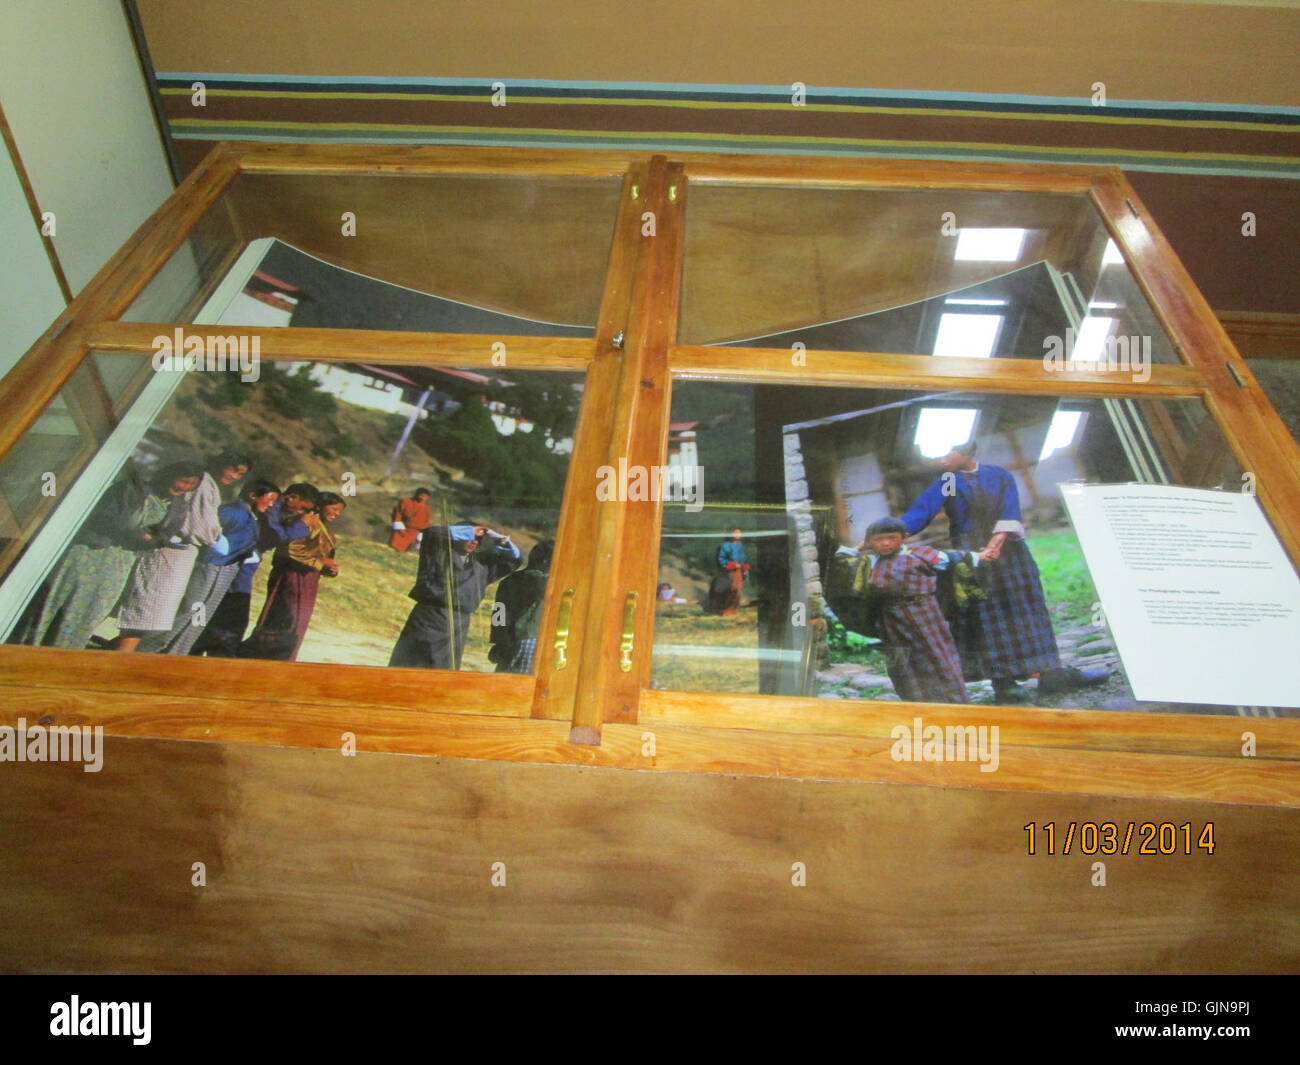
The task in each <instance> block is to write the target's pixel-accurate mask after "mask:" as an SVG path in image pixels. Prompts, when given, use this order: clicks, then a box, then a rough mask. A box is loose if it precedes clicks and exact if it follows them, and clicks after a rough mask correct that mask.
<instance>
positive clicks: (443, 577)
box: [388, 488, 555, 673]
mask: <svg viewBox="0 0 1300 1065" xmlns="http://www.w3.org/2000/svg"><path fill="white" fill-rule="evenodd" d="M431 495H432V493H431V492H430V491H429V489H427V488H417V489H416V490H415V491H414V492H412V493H411V494H410V496H409V497H406V498H404V499H400V500H399V501H398V502H397V504H396V506H394V508H393V516H392V524H391V534H390V536H389V539H388V544H389V546H390V547H391V548H392V549H393V550H394V551H399V552H403V553H405V552H407V551H410V550H412V549H415V550H417V551H418V552H419V556H420V560H419V567H418V569H417V571H416V578H415V586H414V587H413V588H412V589H411V591H410V593H409V594H410V597H411V598H412V599H414V600H415V605H414V606H413V607H412V608H411V613H410V616H409V617H408V618H407V619H406V624H405V625H404V626H403V628H402V632H401V635H400V636H398V638H397V644H396V646H395V647H394V648H393V653H392V655H391V656H390V658H389V662H388V664H389V665H390V666H405V667H408V668H416V669H460V666H461V662H462V661H463V659H464V655H465V645H466V642H467V640H468V638H469V627H470V620H471V618H472V617H473V615H474V613H475V611H477V610H478V608H479V606H480V605H481V604H482V602H483V600H484V599H485V598H486V596H487V592H488V589H489V587H490V586H491V585H493V584H497V582H500V583H499V584H498V587H497V593H496V599H495V601H494V602H493V609H492V627H491V633H490V636H489V641H490V647H489V650H488V661H490V662H492V663H493V664H494V665H495V666H496V668H497V672H498V673H531V672H532V669H533V658H534V655H535V652H536V648H537V629H538V625H539V623H540V621H541V613H542V602H543V599H544V598H545V595H546V580H547V575H548V573H549V572H550V568H551V556H552V554H553V552H554V549H555V544H554V542H553V541H551V540H542V541H539V542H538V543H537V544H535V545H533V548H532V550H531V551H530V552H529V553H528V563H527V565H525V566H524V568H523V569H522V570H521V569H519V565H520V561H521V559H522V554H521V552H520V550H519V548H518V547H516V546H515V544H514V543H513V541H512V540H511V539H510V536H509V535H508V534H506V533H501V532H497V531H495V530H494V529H492V528H490V527H489V526H487V525H479V524H475V523H473V522H469V521H461V522H454V523H451V524H448V525H434V524H433V510H432V508H431V507H430V506H429V498H430V496H431Z"/></svg>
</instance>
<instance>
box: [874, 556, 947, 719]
mask: <svg viewBox="0 0 1300 1065" xmlns="http://www.w3.org/2000/svg"><path fill="white" fill-rule="evenodd" d="M940 558H941V556H940V554H939V552H938V551H935V550H934V549H933V548H929V547H913V548H910V549H909V551H908V553H906V554H904V553H903V552H901V551H900V552H899V553H897V554H895V555H892V556H890V557H889V558H878V559H876V562H875V565H874V566H872V568H871V577H870V578H869V580H868V582H867V583H868V584H870V585H871V587H872V588H873V589H876V590H877V593H878V594H879V595H880V596H881V608H880V637H881V642H882V643H883V644H884V648H883V650H884V653H885V662H886V665H887V666H888V669H889V679H890V680H892V681H893V682H894V688H895V690H896V691H897V692H898V694H899V695H900V696H901V697H902V698H904V699H907V700H909V701H910V702H920V703H965V702H969V701H970V697H969V696H968V695H967V694H966V682H965V679H964V678H963V676H962V671H961V659H960V657H959V656H958V654H957V646H956V644H954V643H953V639H952V633H951V632H950V631H949V630H948V623H947V622H946V621H945V620H944V618H943V611H942V610H940V609H939V599H938V597H937V596H936V594H935V590H936V588H937V586H938V581H937V579H936V578H935V571H934V569H933V566H934V564H935V563H936V562H938V561H940Z"/></svg>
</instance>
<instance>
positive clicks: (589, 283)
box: [227, 170, 619, 326]
mask: <svg viewBox="0 0 1300 1065" xmlns="http://www.w3.org/2000/svg"><path fill="white" fill-rule="evenodd" d="M227 200H228V202H229V204H230V207H231V210H232V211H233V213H234V215H235V217H236V218H237V219H238V222H239V227H240V230H241V232H243V233H244V234H245V235H246V236H247V237H248V238H249V239H252V238H256V237H277V238H279V239H280V240H283V241H286V242H287V243H289V244H292V245H293V246H294V247H296V248H299V249H301V250H302V251H305V252H307V253H308V254H310V255H314V256H316V257H317V258H320V259H324V260H325V261H326V262H329V263H332V264H334V265H335V266H340V267H344V268H346V269H349V270H356V271H358V272H360V273H363V274H366V275H369V276H371V277H377V278H380V279H381V280H383V281H388V282H391V283H393V284H398V285H405V286H407V287H408V288H413V289H415V290H416V291H417V292H429V293H432V294H434V295H436V296H440V297H442V298H444V299H451V300H457V301H459V302H461V303H469V304H472V305H474V306H476V307H485V308H488V309H489V310H494V311H500V312H502V313H505V314H514V315H521V316H523V317H527V318H535V319H540V320H542V321H545V322H551V323H555V324H559V325H586V326H593V325H595V322H596V315H597V311H598V308H599V306H600V297H601V292H602V290H603V287H604V276H605V266H606V263H607V262H608V260H609V247H610V240H611V238H612V236H613V232H614V218H615V215H616V212H617V210H618V202H619V181H618V180H616V179H615V178H603V179H588V178H582V179H578V178H572V177H567V176H561V177H554V176H549V175H542V174H536V173H534V174H527V173H520V172H514V171H512V172H510V173H505V174H502V173H498V174H464V173H462V174H447V173H441V174H415V173H411V172H410V171H382V172H378V173H374V172H372V173H365V172H362V173H357V172H355V171H352V172H334V173H330V174H321V173H319V172H316V173H308V174H303V173H287V174H283V173H268V172H262V173H254V172H250V171H248V170H245V172H244V173H242V174H241V175H240V177H239V179H238V180H237V181H236V182H235V183H234V184H233V185H231V187H230V189H229V191H228V193H227ZM345 213H351V215H352V216H353V221H354V222H355V226H354V227H353V229H352V230H351V231H349V232H344V229H345V227H344V225H343V224H342V221H341V219H342V218H343V217H344V214H345ZM542 263H545V268H544V269H543V268H540V264H542Z"/></svg>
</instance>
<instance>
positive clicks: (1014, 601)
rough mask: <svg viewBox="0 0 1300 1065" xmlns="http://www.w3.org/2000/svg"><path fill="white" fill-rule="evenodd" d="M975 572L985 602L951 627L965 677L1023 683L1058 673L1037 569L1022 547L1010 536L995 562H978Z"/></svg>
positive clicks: (1053, 638)
mask: <svg viewBox="0 0 1300 1065" xmlns="http://www.w3.org/2000/svg"><path fill="white" fill-rule="evenodd" d="M970 539H972V540H973V539H974V538H970ZM963 546H965V545H963ZM982 546H983V545H982V544H980V545H976V544H974V543H971V544H970V548H971V549H972V550H976V551H978V550H979V549H980V548H981V547H982ZM976 572H977V574H978V575H979V580H980V586H981V587H982V588H983V589H984V595H985V597H984V599H983V600H981V601H979V602H977V603H975V604H974V605H973V606H972V607H971V608H970V609H968V610H966V611H964V612H963V614H962V615H961V616H960V617H959V618H958V619H957V620H956V621H955V622H954V623H953V634H954V635H955V636H956V638H957V644H958V646H959V647H960V648H961V652H962V664H963V667H964V668H965V671H966V676H968V677H974V678H978V677H1008V678H1011V677H1021V678H1024V677H1028V676H1029V675H1030V674H1033V673H1042V672H1044V671H1046V670H1049V669H1060V667H1061V656H1060V653H1059V652H1058V651H1057V649H1056V633H1055V632H1053V631H1052V621H1051V617H1050V616H1049V615H1048V613H1047V603H1046V601H1045V600H1044V598H1043V585H1042V582H1041V580H1040V579H1039V576H1038V566H1037V565H1036V564H1035V562H1034V556H1033V555H1031V554H1030V553H1029V548H1028V547H1026V546H1025V542H1024V541H1023V540H1013V539H1011V538H1010V537H1008V538H1007V540H1006V541H1005V542H1004V543H1003V545H1002V551H1001V553H1000V554H999V555H998V558H997V561H996V562H981V563H980V565H979V569H978V570H977V571H976Z"/></svg>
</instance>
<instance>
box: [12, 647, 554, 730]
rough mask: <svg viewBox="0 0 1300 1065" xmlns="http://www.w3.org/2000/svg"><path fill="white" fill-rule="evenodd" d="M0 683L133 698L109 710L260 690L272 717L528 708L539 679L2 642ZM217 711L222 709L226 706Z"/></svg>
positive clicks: (44, 692) (42, 691)
mask: <svg viewBox="0 0 1300 1065" xmlns="http://www.w3.org/2000/svg"><path fill="white" fill-rule="evenodd" d="M286 669H287V670H288V672H287V673H286ZM288 677H292V680H291V681H290V680H288V679H286V678H288ZM0 685H4V686H13V687H14V688H29V689H31V690H32V691H33V692H34V693H37V694H39V695H40V697H42V698H48V699H51V700H53V699H56V698H58V697H59V695H58V693H61V692H65V691H67V692H77V693H79V694H77V695H76V698H81V697H82V696H83V695H85V694H88V693H101V694H105V695H110V694H111V695H117V696H119V697H122V698H124V699H125V703H126V705H125V706H122V707H118V706H117V700H111V701H107V702H105V704H104V708H105V712H106V713H108V712H110V711H112V712H118V711H119V710H129V708H130V705H131V701H132V700H131V699H130V698H129V697H128V696H126V694H125V693H137V694H139V695H156V696H163V697H167V698H170V699H172V700H173V701H175V700H181V701H182V702H183V701H184V700H185V699H186V698H194V697H195V693H196V692H202V693H204V694H205V695H207V696H209V697H212V698H213V699H215V700H216V701H217V702H218V703H219V702H220V700H221V699H222V698H225V699H234V700H239V699H241V698H248V699H253V698H255V699H256V700H257V701H258V702H259V703H260V710H259V711H258V714H257V715H256V719H266V718H273V717H275V716H276V715H277V714H279V713H280V712H281V710H282V707H283V706H284V705H299V706H301V705H304V704H310V705H311V706H315V707H322V706H341V707H361V706H365V707H373V708H375V709H379V710H385V709H394V708H400V709H406V710H423V711H446V712H458V711H460V712H465V713H471V714H498V713H499V714H506V715H510V714H514V715H518V716H521V717H526V716H527V715H528V706H529V699H530V697H531V695H532V687H533V679H532V678H531V677H529V676H525V675H522V674H514V673H474V674H467V673H452V672H450V671H447V670H441V669H437V670H423V669H418V670H417V669H389V668H385V667H377V666H345V667H340V666H337V665H333V664H328V663H324V662H295V663H293V664H292V665H287V664H286V663H282V662H272V661H266V660H262V659H256V658H206V657H203V656H200V655H194V656H186V657H184V658H177V657H175V656H172V655H153V654H117V653H112V652H107V651H72V650H67V649H65V648H61V647H20V646H13V645H4V646H0ZM69 697H71V696H69ZM0 705H3V704H2V703H0ZM210 712H211V713H212V714H213V715H214V716H220V707H219V706H217V707H216V708H215V709H212V708H210ZM566 717H567V715H566ZM146 735H148V733H146ZM164 735H169V733H164Z"/></svg>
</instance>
